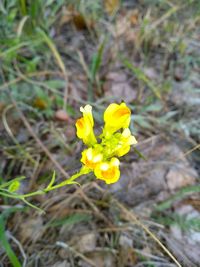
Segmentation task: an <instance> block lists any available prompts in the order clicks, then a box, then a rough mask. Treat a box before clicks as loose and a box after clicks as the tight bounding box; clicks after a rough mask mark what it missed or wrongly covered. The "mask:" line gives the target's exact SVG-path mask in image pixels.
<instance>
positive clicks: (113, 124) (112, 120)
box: [104, 103, 131, 135]
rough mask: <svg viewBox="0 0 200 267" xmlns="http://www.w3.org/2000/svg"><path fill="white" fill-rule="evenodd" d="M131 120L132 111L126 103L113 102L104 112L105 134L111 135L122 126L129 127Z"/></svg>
mask: <svg viewBox="0 0 200 267" xmlns="http://www.w3.org/2000/svg"><path fill="white" fill-rule="evenodd" d="M130 120H131V111H130V109H129V108H128V107H127V106H126V104H125V103H121V104H120V105H118V104H115V103H112V104H110V105H109V106H108V108H107V109H106V110H105V112H104V121H105V127H104V134H105V135H106V134H107V135H111V134H112V133H114V132H116V131H118V130H119V129H121V128H128V126H129V124H130Z"/></svg>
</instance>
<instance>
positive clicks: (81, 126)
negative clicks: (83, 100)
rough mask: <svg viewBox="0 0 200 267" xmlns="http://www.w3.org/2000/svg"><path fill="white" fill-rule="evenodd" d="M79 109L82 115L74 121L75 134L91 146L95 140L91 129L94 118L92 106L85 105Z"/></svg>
mask: <svg viewBox="0 0 200 267" xmlns="http://www.w3.org/2000/svg"><path fill="white" fill-rule="evenodd" d="M80 111H81V112H82V113H83V117H82V118H80V119H78V120H77V121H76V129H77V136H78V137H79V138H80V139H82V140H83V142H84V143H85V144H86V145H88V146H92V145H94V144H96V142H97V140H96V137H95V135H94V131H93V127H94V120H93V116H92V107H91V106H90V105H86V106H85V107H84V108H83V107H81V108H80Z"/></svg>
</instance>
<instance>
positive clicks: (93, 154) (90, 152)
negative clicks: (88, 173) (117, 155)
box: [81, 147, 103, 170]
mask: <svg viewBox="0 0 200 267" xmlns="http://www.w3.org/2000/svg"><path fill="white" fill-rule="evenodd" d="M102 160H103V155H102V154H101V153H99V151H97V150H95V149H94V148H92V147H90V148H88V149H85V150H84V151H83V152H82V158H81V162H82V163H83V164H84V165H85V166H87V167H88V168H89V169H91V170H94V168H95V167H96V165H97V164H98V163H100V162H102Z"/></svg>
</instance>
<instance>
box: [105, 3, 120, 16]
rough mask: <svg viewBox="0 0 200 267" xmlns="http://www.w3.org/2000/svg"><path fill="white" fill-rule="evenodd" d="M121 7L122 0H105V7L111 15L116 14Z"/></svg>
mask: <svg viewBox="0 0 200 267" xmlns="http://www.w3.org/2000/svg"><path fill="white" fill-rule="evenodd" d="M119 7H120V0H104V9H105V11H106V13H107V14H108V15H109V16H112V15H114V14H115V13H116V12H117V10H118V9H119Z"/></svg>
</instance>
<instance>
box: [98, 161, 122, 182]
mask: <svg viewBox="0 0 200 267" xmlns="http://www.w3.org/2000/svg"><path fill="white" fill-rule="evenodd" d="M94 174H95V175H96V177H97V178H98V179H101V180H104V181H105V182H106V183H107V184H112V183H116V182H117V181H118V180H119V177H120V170H119V160H118V159H117V158H112V159H111V160H110V161H106V162H100V163H99V164H97V165H96V167H95V169H94Z"/></svg>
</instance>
